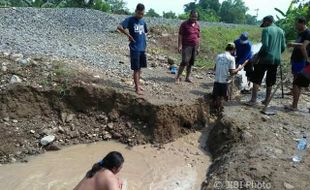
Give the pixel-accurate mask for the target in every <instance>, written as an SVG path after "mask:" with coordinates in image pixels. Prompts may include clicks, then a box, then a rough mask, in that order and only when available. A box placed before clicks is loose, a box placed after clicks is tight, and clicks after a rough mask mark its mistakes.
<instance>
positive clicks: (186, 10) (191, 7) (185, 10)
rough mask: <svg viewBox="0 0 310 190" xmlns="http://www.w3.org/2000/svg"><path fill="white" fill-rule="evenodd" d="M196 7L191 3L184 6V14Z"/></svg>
mask: <svg viewBox="0 0 310 190" xmlns="http://www.w3.org/2000/svg"><path fill="white" fill-rule="evenodd" d="M196 7H197V4H196V3H195V2H191V3H188V4H185V5H184V12H185V13H189V12H190V11H191V10H195V9H196Z"/></svg>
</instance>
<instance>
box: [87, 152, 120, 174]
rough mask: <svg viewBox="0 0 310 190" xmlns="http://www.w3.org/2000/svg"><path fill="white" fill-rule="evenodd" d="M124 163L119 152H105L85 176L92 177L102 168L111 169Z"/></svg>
mask: <svg viewBox="0 0 310 190" xmlns="http://www.w3.org/2000/svg"><path fill="white" fill-rule="evenodd" d="M123 163H124V158H123V156H122V154H121V153H119V152H116V151H113V152H110V153H109V154H107V155H106V156H105V157H104V158H103V159H102V160H101V161H100V162H98V163H95V164H94V165H93V167H92V168H91V169H90V170H89V171H88V172H87V173H86V177H87V178H92V177H93V176H94V175H95V174H96V173H97V172H98V171H99V170H101V169H102V168H105V169H108V170H110V171H112V169H114V168H119V167H121V165H122V164H123Z"/></svg>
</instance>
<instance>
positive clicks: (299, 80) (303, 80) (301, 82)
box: [293, 73, 310, 88]
mask: <svg viewBox="0 0 310 190" xmlns="http://www.w3.org/2000/svg"><path fill="white" fill-rule="evenodd" d="M293 84H294V85H296V86H299V87H305V88H307V87H309V84H310V79H308V78H307V77H306V76H305V75H303V74H302V73H299V74H297V76H296V78H295V80H294V82H293Z"/></svg>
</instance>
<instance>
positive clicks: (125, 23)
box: [117, 18, 135, 42]
mask: <svg viewBox="0 0 310 190" xmlns="http://www.w3.org/2000/svg"><path fill="white" fill-rule="evenodd" d="M128 24H129V19H128V18H127V19H125V20H124V21H123V22H122V23H121V24H120V25H119V26H118V27H117V30H118V31H120V32H121V33H123V34H125V35H126V36H127V37H128V39H129V41H131V42H135V39H134V38H133V37H132V36H131V35H130V34H129V33H128V32H127V30H126V29H127V28H128Z"/></svg>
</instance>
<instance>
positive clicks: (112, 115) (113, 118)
mask: <svg viewBox="0 0 310 190" xmlns="http://www.w3.org/2000/svg"><path fill="white" fill-rule="evenodd" d="M108 116H109V119H110V120H111V121H117V120H118V118H119V114H118V112H117V111H116V110H114V109H113V110H112V111H111V112H110V113H109V115H108Z"/></svg>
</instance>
